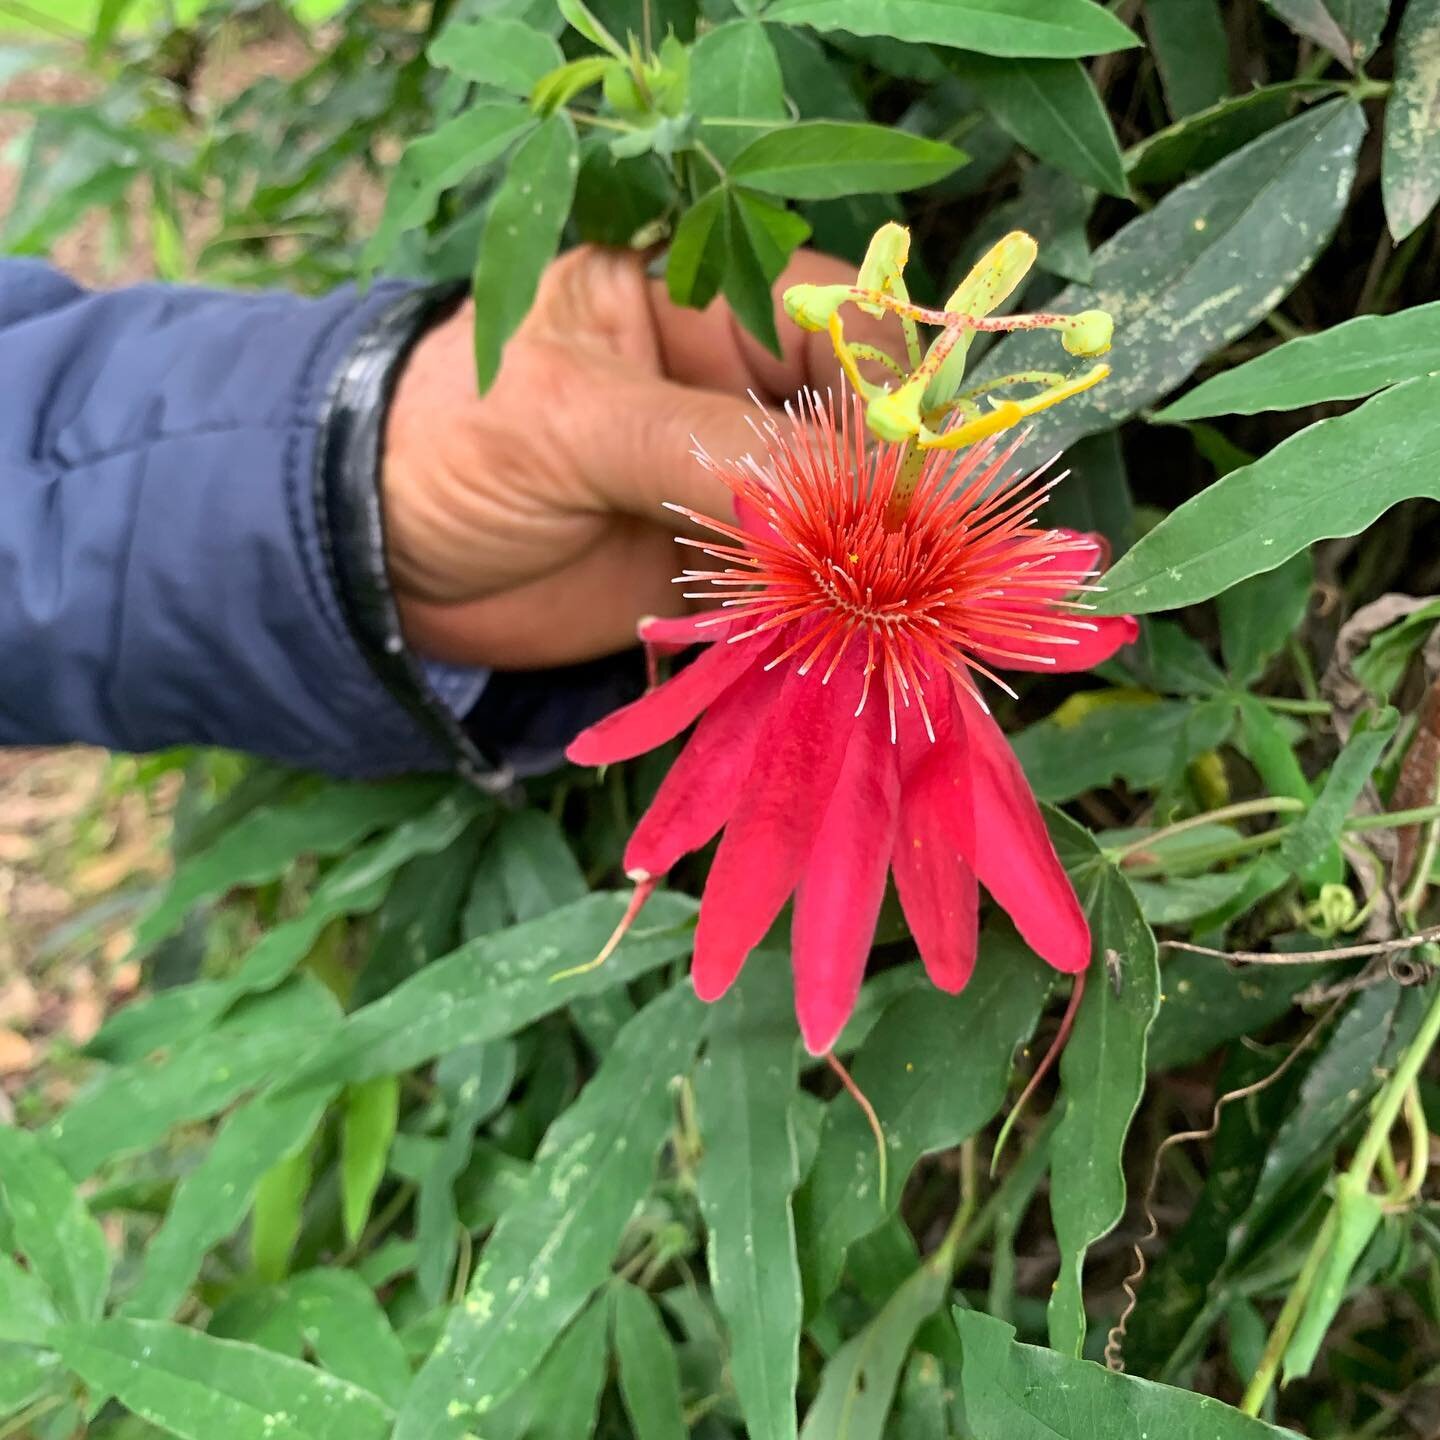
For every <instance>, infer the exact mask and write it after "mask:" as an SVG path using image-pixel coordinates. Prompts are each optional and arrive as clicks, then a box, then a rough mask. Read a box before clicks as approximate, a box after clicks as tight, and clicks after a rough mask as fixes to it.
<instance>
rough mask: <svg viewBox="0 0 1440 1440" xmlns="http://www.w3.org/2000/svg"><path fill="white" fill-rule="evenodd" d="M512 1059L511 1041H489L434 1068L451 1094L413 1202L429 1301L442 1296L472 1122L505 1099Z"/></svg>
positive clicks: (419, 1268) (420, 1279)
mask: <svg viewBox="0 0 1440 1440" xmlns="http://www.w3.org/2000/svg"><path fill="white" fill-rule="evenodd" d="M515 1059H516V1055H515V1045H514V1043H513V1042H512V1041H509V1040H491V1041H488V1042H486V1043H485V1044H479V1045H473V1044H472V1045H465V1046H462V1047H461V1048H460V1049H459V1050H456V1051H452V1052H451V1053H450V1054H449V1055H447V1056H446V1057H445V1058H444V1059H443V1060H442V1061H441V1062H440V1065H439V1067H438V1070H439V1074H438V1076H437V1078H438V1079H439V1080H440V1081H441V1082H442V1084H443V1085H444V1086H445V1088H447V1089H450V1088H454V1090H455V1092H456V1093H455V1095H454V1104H453V1107H452V1109H451V1114H450V1126H449V1129H448V1130H447V1131H446V1133H445V1138H444V1140H443V1141H442V1142H441V1143H440V1145H439V1147H438V1148H437V1150H436V1152H435V1158H434V1160H433V1162H432V1163H431V1165H430V1166H429V1168H428V1169H427V1170H426V1171H425V1172H424V1173H423V1174H422V1176H421V1178H420V1196H419V1199H418V1200H417V1202H416V1207H415V1209H416V1217H415V1244H416V1249H417V1252H418V1253H417V1257H416V1266H415V1269H416V1281H417V1283H418V1284H419V1286H420V1293H421V1294H422V1295H424V1296H425V1298H426V1299H427V1300H429V1301H430V1303H431V1304H432V1305H435V1304H439V1303H440V1300H441V1299H442V1298H443V1296H444V1294H445V1290H446V1287H447V1286H448V1285H449V1283H450V1273H451V1270H452V1269H453V1268H454V1263H455V1250H456V1245H457V1243H458V1242H457V1236H456V1228H457V1225H458V1223H459V1216H458V1214H457V1211H456V1206H455V1181H456V1179H457V1178H458V1177H459V1175H460V1173H461V1171H462V1170H464V1168H465V1162H466V1161H467V1160H469V1158H470V1155H471V1147H472V1145H473V1142H474V1139H475V1130H476V1127H477V1126H478V1125H480V1124H481V1122H482V1121H484V1120H486V1119H488V1118H489V1117H490V1116H491V1115H493V1114H494V1113H495V1111H496V1110H498V1109H499V1108H500V1106H501V1105H503V1104H504V1103H505V1098H506V1096H507V1095H509V1093H510V1089H511V1086H512V1085H513V1084H514V1083H515ZM457 1079H458V1083H453V1085H452V1082H456V1081H457Z"/></svg>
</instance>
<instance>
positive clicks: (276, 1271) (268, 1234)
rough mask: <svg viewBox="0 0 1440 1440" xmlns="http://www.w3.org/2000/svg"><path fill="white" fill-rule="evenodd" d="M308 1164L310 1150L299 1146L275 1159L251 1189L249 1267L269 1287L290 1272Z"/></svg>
mask: <svg viewBox="0 0 1440 1440" xmlns="http://www.w3.org/2000/svg"><path fill="white" fill-rule="evenodd" d="M311 1161H312V1155H311V1147H310V1146H309V1145H302V1146H301V1147H300V1148H299V1149H297V1150H296V1151H295V1152H294V1154H292V1155H286V1156H285V1157H284V1159H282V1160H277V1161H276V1162H275V1164H274V1165H272V1166H271V1167H270V1168H269V1169H268V1170H267V1171H266V1172H265V1173H264V1174H263V1175H262V1176H261V1177H260V1182H259V1184H257V1185H256V1187H255V1209H254V1213H253V1214H252V1215H251V1217H250V1268H251V1269H252V1270H253V1271H254V1272H255V1274H256V1275H257V1276H258V1277H259V1278H260V1279H261V1280H264V1281H268V1282H270V1283H271V1284H274V1283H276V1282H278V1281H280V1280H283V1279H284V1278H285V1276H286V1275H287V1274H288V1273H289V1271H290V1260H291V1257H292V1256H293V1255H294V1253H295V1246H296V1244H297V1243H298V1242H299V1239H300V1226H301V1224H302V1223H303V1221H304V1218H305V1201H306V1199H307V1198H308V1197H309V1194H310V1180H311V1174H312V1170H313V1166H312V1164H311Z"/></svg>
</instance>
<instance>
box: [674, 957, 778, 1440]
mask: <svg viewBox="0 0 1440 1440" xmlns="http://www.w3.org/2000/svg"><path fill="white" fill-rule="evenodd" d="M797 1040H798V1037H797V1034H796V1030H795V1021H794V1019H793V1010H792V1006H791V1003H790V966H789V962H788V958H787V957H786V956H785V955H783V954H777V953H774V952H768V951H761V952H760V953H759V954H756V955H752V956H751V957H750V960H749V962H748V964H747V965H746V967H745V969H744V971H742V972H741V976H740V979H739V981H737V983H736V984H735V985H734V986H733V987H732V989H731V990H730V992H729V993H728V994H727V995H726V996H725V998H724V999H723V1000H721V1001H720V1002H719V1003H718V1005H717V1006H716V1010H715V1016H714V1019H713V1021H712V1023H711V1029H710V1043H709V1045H708V1047H707V1048H706V1051H705V1058H704V1060H703V1061H701V1063H700V1066H699V1068H698V1069H697V1071H696V1074H695V1105H696V1112H697V1119H698V1121H699V1125H700V1139H701V1143H702V1150H703V1158H702V1159H701V1162H700V1175H699V1188H700V1210H701V1213H702V1214H703V1215H704V1217H705V1225H706V1228H707V1230H708V1232H709V1240H708V1247H707V1251H706V1254H707V1257H708V1263H709V1269H710V1287H711V1289H712V1290H713V1291H714V1293H715V1302H716V1304H717V1305H718V1306H719V1308H720V1313H721V1315H722V1316H723V1317H724V1319H725V1327H726V1329H727V1331H728V1332H729V1337H730V1371H731V1374H732V1376H733V1378H734V1381H735V1390H736V1393H737V1394H738V1395H739V1397H740V1409H741V1411H742V1413H743V1414H744V1416H745V1424H746V1429H747V1432H748V1434H749V1435H750V1437H751V1440H787V1437H788V1440H793V1437H794V1435H795V1386H796V1383H797V1381H798V1379H799V1368H800V1360H799V1344H800V1329H801V1323H802V1321H803V1318H804V1315H803V1310H804V1306H803V1303H802V1296H801V1292H800V1267H799V1261H798V1259H797V1257H796V1250H795V1220H794V1216H793V1214H792V1213H791V1200H790V1197H791V1195H792V1193H793V1192H794V1189H795V1187H796V1185H797V1184H798V1183H799V1180H800V1174H799V1166H798V1164H797V1160H796V1151H795V1133H794V1127H793V1124H792V1113H793V1109H794V1099H795V1078H796V1060H797V1049H796V1046H797Z"/></svg>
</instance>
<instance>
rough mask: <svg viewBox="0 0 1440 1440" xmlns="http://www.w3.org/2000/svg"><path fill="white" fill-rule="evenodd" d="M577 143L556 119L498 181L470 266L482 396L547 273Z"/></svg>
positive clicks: (575, 167) (566, 208) (571, 125)
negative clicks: (476, 252) (473, 271)
mask: <svg viewBox="0 0 1440 1440" xmlns="http://www.w3.org/2000/svg"><path fill="white" fill-rule="evenodd" d="M579 173H580V141H579V139H578V138H577V137H576V134H575V122H574V121H573V120H571V118H570V117H569V116H568V115H565V114H555V115H552V116H550V118H549V119H548V120H546V121H544V122H543V123H542V124H541V125H540V126H539V127H538V128H537V129H535V130H533V131H531V133H530V134H529V135H527V136H526V137H525V140H524V142H523V143H522V144H521V145H520V147H519V149H517V150H516V151H515V154H514V155H513V156H512V157H511V161H510V168H509V170H508V171H507V172H506V174H505V178H504V180H502V181H501V182H500V187H499V189H497V190H496V192H495V198H494V199H493V200H492V201H491V202H490V213H489V215H487V216H486V218H485V230H484V233H483V234H482V235H481V237H480V254H479V257H478V258H477V259H476V261H475V277H474V281H473V283H472V289H473V291H474V295H475V375H476V379H477V382H478V383H479V386H480V389H481V390H482V391H483V390H487V389H489V387H490V382H491V381H492V380H494V378H495V376H496V373H497V372H498V371H499V369H500V353H501V351H502V350H504V348H505V342H506V341H507V340H509V338H510V337H511V335H513V334H514V333H515V330H516V328H517V327H518V326H519V324H520V322H521V321H522V320H523V319H524V318H525V312H526V311H527V310H529V308H530V302H531V301H532V300H534V298H535V291H536V289H537V288H538V287H539V285H540V276H541V275H542V274H543V273H544V270H545V267H546V266H547V265H548V264H549V263H550V261H551V260H553V259H554V258H555V252H556V250H557V249H559V246H560V233H561V231H562V230H564V228H565V221H566V220H567V219H568V218H569V215H570V203H571V201H572V200H573V199H574V198H575V177H576V176H577V175H578V174H579Z"/></svg>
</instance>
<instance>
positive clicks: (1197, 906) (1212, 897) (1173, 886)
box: [1130, 868, 1247, 1068]
mask: <svg viewBox="0 0 1440 1440" xmlns="http://www.w3.org/2000/svg"><path fill="white" fill-rule="evenodd" d="M1246 878H1247V876H1246V872H1245V870H1244V869H1243V868H1240V869H1235V870H1227V871H1224V872H1223V873H1221V874H1216V875H1181V876H1174V877H1171V878H1170V879H1167V880H1132V881H1131V882H1130V888H1131V890H1133V891H1134V892H1135V899H1136V900H1137V901H1138V902H1139V905H1140V913H1141V915H1142V916H1143V917H1144V918H1145V923H1146V924H1147V925H1186V924H1189V923H1190V922H1191V921H1192V920H1197V919H1199V918H1200V917H1201V916H1202V915H1208V914H1209V913H1210V912H1211V911H1212V910H1215V909H1217V908H1218V907H1219V906H1221V905H1224V904H1226V903H1227V902H1229V901H1231V900H1233V899H1234V898H1235V897H1236V896H1237V895H1239V894H1240V893H1241V891H1242V890H1244V888H1245V883H1246ZM1161 1013H1162V1014H1163V1013H1164V1012H1163V1011H1162V1012H1161ZM1152 1068H1154V1066H1153V1064H1152Z"/></svg>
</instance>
